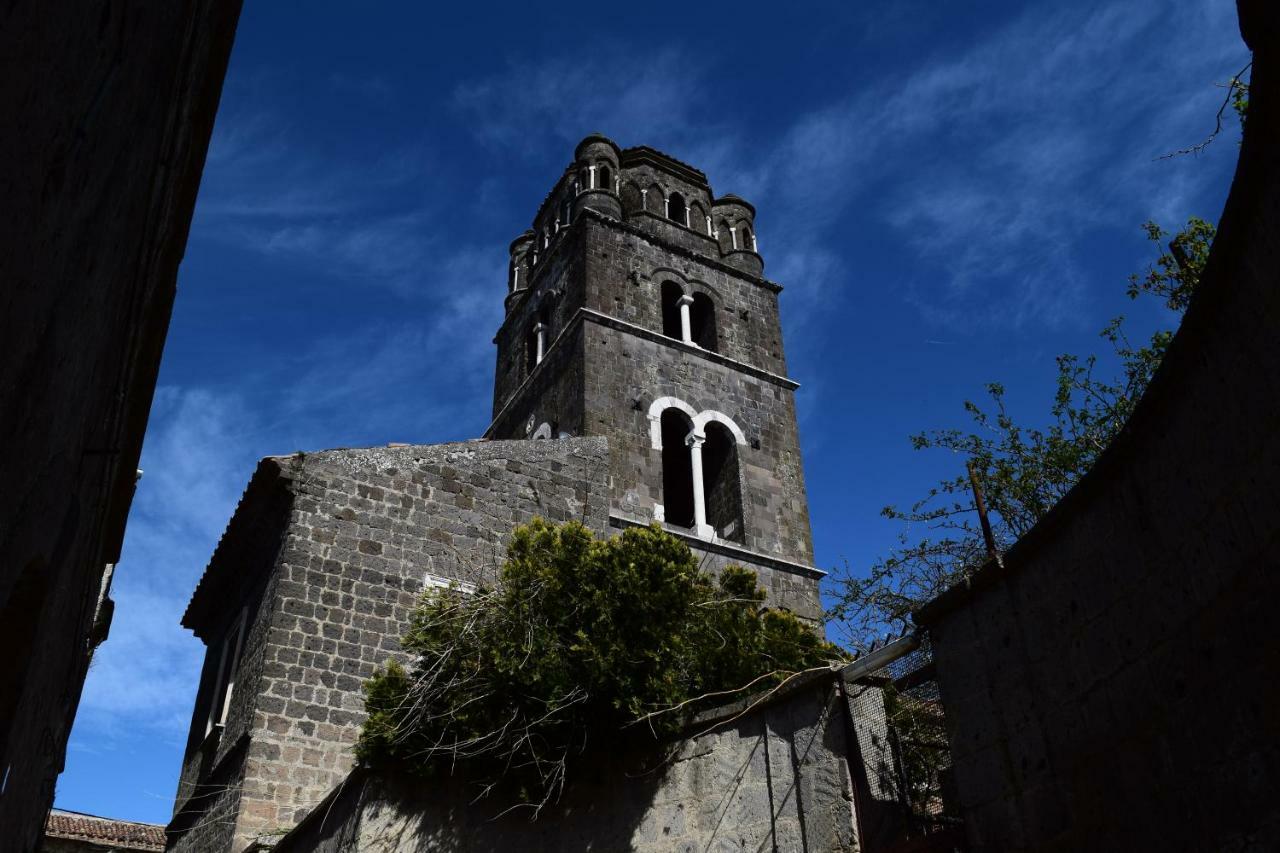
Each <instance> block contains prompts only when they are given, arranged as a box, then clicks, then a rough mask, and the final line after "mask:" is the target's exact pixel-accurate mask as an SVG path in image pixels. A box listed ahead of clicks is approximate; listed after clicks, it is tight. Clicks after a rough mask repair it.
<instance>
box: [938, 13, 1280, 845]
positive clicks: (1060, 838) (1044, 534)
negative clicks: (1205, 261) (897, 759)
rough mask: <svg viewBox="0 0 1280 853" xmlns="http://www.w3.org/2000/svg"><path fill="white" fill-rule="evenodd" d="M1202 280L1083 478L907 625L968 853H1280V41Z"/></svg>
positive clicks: (1261, 62) (1276, 32)
mask: <svg viewBox="0 0 1280 853" xmlns="http://www.w3.org/2000/svg"><path fill="white" fill-rule="evenodd" d="M1241 12H1242V25H1243V26H1242V29H1243V31H1244V32H1245V35H1246V39H1247V40H1250V41H1251V42H1252V44H1251V46H1252V48H1253V49H1254V51H1255V55H1254V56H1255V63H1254V67H1253V85H1252V90H1251V93H1250V105H1249V119H1248V127H1247V129H1246V133H1245V141H1244V146H1243V148H1242V149H1241V155H1240V164H1239V168H1238V171H1237V173H1236V177H1235V182H1234V183H1233V185H1232V190H1231V195H1230V198H1229V200H1228V202H1227V205H1226V209H1225V210H1224V211H1223V214H1222V218H1221V221H1220V226H1219V232H1218V237H1217V240H1216V241H1215V244H1214V247H1213V251H1212V254H1211V257H1210V259H1209V266H1208V269H1207V270H1206V273H1205V275H1204V278H1203V281H1202V283H1201V285H1200V289H1199V292H1198V293H1197V294H1196V297H1195V299H1194V302H1193V304H1192V305H1191V307H1190V309H1189V310H1188V311H1187V314H1186V317H1185V319H1184V320H1183V323H1182V328H1181V330H1180V331H1179V333H1178V336H1177V338H1176V339H1175V340H1174V342H1173V345H1172V346H1171V347H1170V349H1169V352H1168V355H1167V357H1166V358H1165V361H1164V364H1163V365H1162V367H1161V368H1160V371H1159V373H1158V375H1157V376H1156V377H1155V379H1154V380H1153V382H1152V383H1151V386H1150V389H1149V390H1148V391H1147V394H1146V395H1145V397H1144V398H1143V400H1142V402H1141V405H1140V406H1139V408H1138V410H1137V412H1136V413H1135V414H1134V416H1133V419H1132V421H1131V422H1130V424H1129V425H1128V426H1127V427H1126V429H1125V430H1124V432H1123V434H1122V435H1121V436H1120V437H1119V438H1118V439H1117V440H1116V442H1115V444H1114V445H1113V446H1112V447H1111V448H1110V449H1109V450H1108V451H1107V453H1106V454H1105V455H1104V456H1103V457H1102V459H1101V460H1100V461H1099V463H1098V465H1097V466H1096V468H1095V470H1093V471H1092V472H1090V473H1089V475H1088V476H1087V477H1086V478H1085V479H1084V480H1083V481H1082V482H1081V483H1080V484H1079V485H1078V486H1077V487H1076V488H1075V489H1074V490H1073V491H1072V492H1071V494H1069V495H1068V496H1067V497H1066V498H1065V499H1064V500H1063V501H1062V503H1061V504H1060V505H1059V506H1058V507H1057V508H1056V509H1055V510H1054V511H1053V512H1052V513H1051V514H1050V515H1049V516H1048V517H1047V518H1046V519H1045V520H1044V521H1043V522H1042V523H1041V524H1039V525H1038V526H1037V527H1036V528H1035V529H1034V530H1033V531H1031V533H1029V534H1028V535H1027V536H1026V537H1025V538H1024V539H1023V540H1022V541H1021V542H1019V543H1018V544H1017V545H1016V546H1015V547H1014V548H1013V549H1012V550H1011V551H1010V553H1009V554H1008V555H1007V556H1006V560H1005V566H1006V568H1005V569H1004V570H1000V569H999V568H997V567H994V566H990V567H988V568H987V570H985V571H984V572H982V573H979V575H978V576H977V577H976V578H975V579H974V581H973V583H972V584H971V585H970V586H967V587H962V588H959V589H956V590H953V591H952V592H950V593H948V594H946V595H944V596H943V597H942V598H941V599H939V600H937V601H935V602H934V603H933V604H931V605H930V606H928V607H926V608H925V609H924V610H923V611H922V612H921V613H920V614H918V620H919V621H920V622H922V623H923V624H924V625H926V626H927V627H928V629H929V632H930V634H931V636H932V638H933V644H934V653H935V660H936V664H937V673H938V680H939V683H940V686H941V690H942V698H943V702H944V704H945V707H946V711H947V720H948V723H949V727H950V737H951V743H952V750H953V759H954V764H955V778H956V785H957V788H958V790H959V794H960V798H961V801H962V804H963V807H964V812H965V817H966V821H967V823H968V827H969V831H970V838H971V841H972V844H973V849H974V850H976V851H997V850H999V851H1015V850H1084V849H1088V850H1157V849H1158V850H1275V849H1280V800H1277V797H1276V792H1277V791H1278V790H1280V687H1278V684H1280V682H1278V681H1277V677H1276V673H1277V670H1278V667H1280V642H1278V641H1277V638H1276V632H1275V625H1274V622H1275V615H1274V611H1275V602H1276V601H1277V599H1278V598H1280V524H1277V519H1280V501H1278V500H1277V488H1276V486H1277V483H1280V442H1278V441H1277V435H1278V434H1280V433H1278V430H1280V347H1277V341H1280V236H1278V235H1280V104H1277V103H1276V99H1277V97H1280V79H1277V78H1278V76H1280V67H1278V62H1280V24H1278V23H1277V20H1276V15H1277V13H1276V10H1275V9H1274V7H1273V4H1264V3H1242V4H1241Z"/></svg>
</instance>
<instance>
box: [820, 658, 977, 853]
mask: <svg viewBox="0 0 1280 853" xmlns="http://www.w3.org/2000/svg"><path fill="white" fill-rule="evenodd" d="M845 695H846V698H847V700H848V703H849V715H850V723H851V726H852V730H853V732H854V739H855V740H856V743H855V744H854V749H853V750H852V751H851V765H852V767H851V769H852V770H853V771H854V776H855V779H854V782H855V786H856V788H857V790H856V791H855V794H856V796H857V799H858V804H857V805H858V814H859V823H860V824H861V827H860V828H861V830H862V833H861V834H862V837H863V841H864V848H865V849H867V850H869V851H895V853H905V851H943V850H948V851H949V850H962V849H964V844H963V840H964V834H963V828H962V825H961V823H960V819H959V816H958V812H957V809H956V799H955V796H954V794H953V790H952V775H951V748H950V745H949V744H948V742H947V731H946V719H945V717H944V715H943V708H942V703H941V701H940V699H939V695H938V684H937V681H936V680H935V678H934V668H933V656H932V654H931V651H930V648H929V645H928V642H927V640H924V639H921V638H917V637H904V638H902V639H900V640H898V641H896V642H894V643H891V644H889V645H887V646H885V647H883V648H881V649H878V650H876V651H873V652H872V653H870V654H868V655H865V656H864V657H863V658H862V659H861V660H860V661H858V662H855V663H854V664H852V665H850V666H849V667H847V668H846V669H845ZM859 764H860V765H861V770H862V772H861V774H859V773H858V772H857V770H858V766H857V765H859ZM859 776H860V777H861V778H858V777H859Z"/></svg>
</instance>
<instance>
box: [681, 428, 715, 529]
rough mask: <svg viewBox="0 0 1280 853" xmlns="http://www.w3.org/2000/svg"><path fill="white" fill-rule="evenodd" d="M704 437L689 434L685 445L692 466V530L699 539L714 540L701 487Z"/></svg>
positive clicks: (704, 495)
mask: <svg viewBox="0 0 1280 853" xmlns="http://www.w3.org/2000/svg"><path fill="white" fill-rule="evenodd" d="M706 440H707V437H706V436H705V435H699V434H698V433H696V432H691V433H689V437H688V438H686V439H685V440H684V441H685V444H687V445H689V462H690V464H691V465H692V466H693V530H694V533H696V534H697V535H698V537H699V538H700V539H714V538H715V535H716V532H715V531H714V530H712V529H711V525H709V524H707V498H706V494H705V493H704V491H703V485H702V443H703V442H704V441H706Z"/></svg>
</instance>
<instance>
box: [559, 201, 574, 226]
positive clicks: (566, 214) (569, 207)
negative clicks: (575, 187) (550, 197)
mask: <svg viewBox="0 0 1280 853" xmlns="http://www.w3.org/2000/svg"><path fill="white" fill-rule="evenodd" d="M560 221H561V222H562V223H563V224H565V225H568V224H569V223H570V222H572V221H573V202H572V201H570V200H569V199H567V198H566V199H565V200H564V203H563V204H561V205H560Z"/></svg>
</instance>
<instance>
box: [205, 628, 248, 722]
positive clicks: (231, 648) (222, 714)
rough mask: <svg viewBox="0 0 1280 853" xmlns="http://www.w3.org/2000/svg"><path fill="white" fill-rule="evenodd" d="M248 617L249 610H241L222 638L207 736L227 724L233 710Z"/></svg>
mask: <svg viewBox="0 0 1280 853" xmlns="http://www.w3.org/2000/svg"><path fill="white" fill-rule="evenodd" d="M247 616H248V608H241V610H240V615H239V616H237V617H236V621H235V622H234V623H233V624H232V626H231V628H230V630H228V631H227V633H226V636H224V637H223V638H222V648H221V649H220V650H219V653H218V675H217V678H216V680H215V681H214V685H213V686H214V689H213V696H212V701H211V702H210V703H209V721H208V724H207V725H206V726H205V734H206V735H207V734H208V733H209V732H211V731H213V727H214V726H221V725H224V724H225V723H226V722H227V712H228V711H230V710H231V695H232V693H234V692H235V688H236V670H237V668H238V667H239V664H240V647H241V646H242V645H243V644H244V628H245V621H246V617H247Z"/></svg>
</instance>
